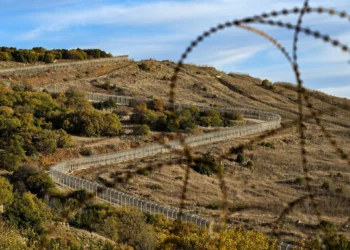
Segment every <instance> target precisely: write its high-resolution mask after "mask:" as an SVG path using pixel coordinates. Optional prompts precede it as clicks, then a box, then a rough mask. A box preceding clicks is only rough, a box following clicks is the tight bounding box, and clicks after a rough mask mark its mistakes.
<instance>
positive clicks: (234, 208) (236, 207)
mask: <svg viewBox="0 0 350 250" xmlns="http://www.w3.org/2000/svg"><path fill="white" fill-rule="evenodd" d="M244 209H245V205H244V204H242V203H238V204H235V205H232V206H230V207H229V208H228V211H230V212H231V213H234V212H239V211H242V210H244Z"/></svg>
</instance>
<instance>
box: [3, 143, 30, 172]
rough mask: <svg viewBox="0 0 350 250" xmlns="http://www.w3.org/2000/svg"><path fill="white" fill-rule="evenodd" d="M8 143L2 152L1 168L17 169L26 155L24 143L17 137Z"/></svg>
mask: <svg viewBox="0 0 350 250" xmlns="http://www.w3.org/2000/svg"><path fill="white" fill-rule="evenodd" d="M6 143H7V145H6V146H4V147H3V151H2V152H0V156H1V157H0V168H3V169H5V170H8V171H15V170H17V169H18V167H19V166H20V163H21V162H22V160H23V158H24V156H25V154H24V150H23V148H22V144H21V143H20V142H19V141H18V140H16V139H11V140H10V141H8V142H6Z"/></svg>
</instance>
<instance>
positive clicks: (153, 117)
mask: <svg viewBox="0 0 350 250" xmlns="http://www.w3.org/2000/svg"><path fill="white" fill-rule="evenodd" d="M130 120H131V122H133V123H138V124H147V125H152V124H154V123H155V122H156V121H157V114H156V113H155V112H154V111H152V110H149V109H148V108H147V105H146V104H140V105H137V106H136V107H135V108H134V111H133V114H132V115H131V116H130Z"/></svg>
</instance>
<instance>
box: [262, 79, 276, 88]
mask: <svg viewBox="0 0 350 250" xmlns="http://www.w3.org/2000/svg"><path fill="white" fill-rule="evenodd" d="M261 86H262V87H263V88H265V89H269V90H271V89H273V88H274V86H273V84H272V83H271V82H270V81H269V80H267V79H265V80H263V81H262V83H261Z"/></svg>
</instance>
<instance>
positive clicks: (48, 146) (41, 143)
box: [32, 129, 58, 154]
mask: <svg viewBox="0 0 350 250" xmlns="http://www.w3.org/2000/svg"><path fill="white" fill-rule="evenodd" d="M57 139H58V136H57V134H56V133H55V131H51V130H46V129H43V130H40V131H38V132H37V133H36V134H35V135H34V136H33V139H32V141H33V143H34V145H35V148H36V149H37V150H38V151H39V152H43V153H45V154H49V153H54V152H56V149H57Z"/></svg>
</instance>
